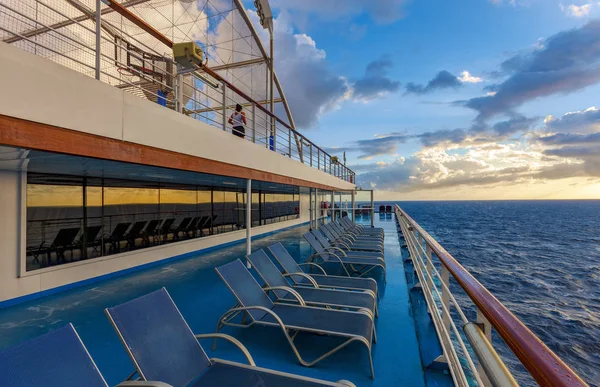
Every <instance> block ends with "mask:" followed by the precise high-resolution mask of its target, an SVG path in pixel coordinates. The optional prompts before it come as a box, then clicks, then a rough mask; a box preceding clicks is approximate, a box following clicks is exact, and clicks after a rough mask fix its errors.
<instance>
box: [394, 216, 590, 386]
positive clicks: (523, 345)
mask: <svg viewBox="0 0 600 387" xmlns="http://www.w3.org/2000/svg"><path fill="white" fill-rule="evenodd" d="M395 213H396V218H397V220H398V224H399V226H400V228H401V230H402V235H403V237H404V240H405V242H406V247H407V248H408V250H409V252H410V259H411V260H412V262H413V265H414V267H415V272H416V274H417V277H418V280H419V282H418V284H417V286H419V287H420V288H421V289H422V290H423V294H424V296H425V299H426V301H427V307H428V310H429V312H430V314H431V318H432V320H433V323H434V326H435V329H436V331H437V334H438V337H439V340H440V344H441V346H442V350H443V357H442V358H441V359H440V360H441V361H445V362H447V363H448V367H449V369H450V373H451V375H452V378H453V380H454V383H455V385H457V386H468V385H469V379H470V377H469V376H468V374H469V372H468V371H467V370H469V371H470V373H471V375H473V377H474V379H475V381H476V382H477V384H478V385H480V386H488V385H492V386H514V385H517V382H516V381H515V379H514V378H513V376H512V375H511V373H510V372H509V371H508V369H507V367H506V366H505V365H504V363H503V361H502V360H501V359H500V357H499V356H498V354H497V353H496V351H495V349H494V345H493V341H492V329H494V330H495V331H496V332H497V333H498V334H499V336H500V337H501V338H502V339H503V340H504V342H505V343H506V344H507V345H508V347H509V348H510V349H511V351H512V352H513V353H514V354H515V355H516V357H517V358H518V359H519V360H520V362H521V364H522V365H523V366H524V367H525V368H526V369H527V370H528V371H529V373H530V374H531V376H532V377H533V378H534V379H535V381H536V382H537V383H538V384H540V385H541V386H587V384H586V382H584V381H583V380H582V379H581V378H580V377H579V376H578V375H577V374H576V373H575V372H574V371H573V370H572V369H571V368H570V367H569V366H568V365H567V364H566V363H565V362H563V361H562V360H561V359H560V358H559V357H558V356H557V355H556V354H555V353H554V352H552V350H550V348H548V347H547V346H546V345H545V344H544V343H543V342H542V341H541V340H540V339H539V338H538V337H537V336H536V335H535V334H534V333H533V332H532V331H531V330H529V328H527V327H526V326H525V324H523V323H522V322H521V321H520V320H519V319H518V318H517V317H516V316H515V315H514V314H512V313H511V312H510V311H509V310H508V309H507V308H506V307H505V306H504V305H503V304H502V303H501V302H500V301H498V299H496V298H495V297H494V295H492V294H491V293H490V291H489V290H487V289H486V288H485V287H484V286H483V285H482V284H481V283H479V281H477V280H476V279H475V277H473V276H472V275H471V274H470V273H469V272H468V271H467V270H466V269H465V268H464V267H463V266H462V265H461V264H460V263H458V261H457V260H456V259H454V257H452V255H450V253H448V252H447V251H446V250H445V249H444V248H443V247H442V246H441V245H440V244H439V243H438V242H437V241H436V240H435V239H434V238H433V237H431V235H429V234H428V233H427V231H425V230H424V229H423V228H422V227H421V226H419V224H417V222H415V221H414V220H413V219H412V218H411V217H410V216H409V215H408V214H407V213H406V212H405V211H404V210H402V209H401V208H400V207H399V206H398V205H396V206H395ZM434 259H436V260H437V264H436V263H435V262H434ZM436 266H437V267H439V268H440V270H438V268H437V267H436ZM451 280H453V281H456V282H457V283H458V284H459V285H460V287H461V288H462V289H463V290H464V292H465V293H466V294H467V296H468V297H469V299H470V301H471V302H472V303H473V305H474V306H475V308H476V310H477V317H476V321H471V320H469V319H468V318H467V316H466V314H465V313H464V312H463V308H464V307H465V306H464V305H463V307H461V305H460V304H459V303H458V302H457V299H456V297H455V296H454V295H453V294H452V292H451V291H450V287H451V285H450V281H451ZM469 306H472V305H469ZM453 314H454V315H458V316H459V318H460V324H462V326H461V327H460V328H462V332H461V331H460V330H459V327H457V324H456V323H455V321H454V319H453ZM463 337H464V338H466V340H465V339H463ZM459 352H460V354H461V356H460V357H459V355H458V353H459ZM473 353H474V355H475V357H473V356H472V354H473ZM465 362H466V365H465V364H464V363H465ZM476 364H477V365H476Z"/></svg>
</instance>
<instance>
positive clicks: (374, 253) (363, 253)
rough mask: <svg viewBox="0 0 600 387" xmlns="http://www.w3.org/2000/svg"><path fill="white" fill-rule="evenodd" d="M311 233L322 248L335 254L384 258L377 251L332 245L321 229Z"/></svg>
mask: <svg viewBox="0 0 600 387" xmlns="http://www.w3.org/2000/svg"><path fill="white" fill-rule="evenodd" d="M311 233H312V234H313V235H314V236H315V238H316V239H317V240H318V241H319V243H320V244H321V245H322V246H323V248H324V249H325V250H326V251H328V252H333V253H336V254H341V255H342V256H344V257H353V258H355V257H366V258H380V259H385V257H384V255H383V254H382V253H380V252H377V251H354V250H347V249H346V248H345V247H344V246H342V245H332V244H331V243H330V242H329V240H327V237H326V236H325V234H323V233H322V232H321V230H320V229H319V230H312V231H311Z"/></svg>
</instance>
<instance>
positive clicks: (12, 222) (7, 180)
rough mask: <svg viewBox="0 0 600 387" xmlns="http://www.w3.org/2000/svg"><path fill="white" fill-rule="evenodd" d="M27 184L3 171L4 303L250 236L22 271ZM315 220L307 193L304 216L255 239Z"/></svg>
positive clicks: (0, 263)
mask: <svg viewBox="0 0 600 387" xmlns="http://www.w3.org/2000/svg"><path fill="white" fill-rule="evenodd" d="M22 179H23V180H22ZM25 184H26V177H25V174H24V173H23V174H22V173H21V172H13V171H2V170H0V186H2V190H0V225H1V229H0V246H2V249H0V302H2V301H5V300H10V299H13V298H16V297H21V296H25V295H28V294H32V293H37V292H41V291H45V290H49V289H53V288H56V287H59V286H64V285H68V284H72V283H75V282H79V281H83V280H87V279H90V278H95V277H99V276H103V275H106V274H110V273H115V272H118V271H121V270H126V269H129V268H133V267H136V266H140V265H144V264H148V263H152V262H156V261H160V260H163V259H166V258H171V257H175V256H178V255H182V254H186V253H191V252H194V251H198V250H202V249H206V248H209V247H213V246H218V245H221V244H225V243H229V242H233V241H239V240H243V239H245V238H246V230H240V231H234V232H229V233H224V234H219V235H212V236H207V237H203V238H198V239H192V240H187V241H182V242H177V243H171V244H168V245H162V246H156V247H151V248H147V249H141V250H136V251H131V252H126V253H121V254H115V255H111V256H107V257H102V258H95V259H90V260H87V261H80V262H74V263H69V264H65V265H60V266H55V267H50V268H45V269H40V270H35V271H32V272H30V273H27V272H25V270H22V271H20V270H19V264H22V265H24V263H25V251H24V250H22V249H24V246H25V239H24V238H25V231H26V219H27V217H26V213H25V211H26V206H25V202H24V201H25V200H26V199H25V198H26V190H25ZM21 198H23V202H21ZM309 216H310V215H309V213H308V195H306V194H301V195H300V218H298V219H294V220H290V221H286V222H279V223H272V224H268V225H264V226H259V227H254V228H252V229H251V235H252V236H258V235H262V234H265V233H269V232H273V231H277V230H279V229H281V228H286V227H292V226H295V225H299V224H301V223H304V222H307V221H308V220H309ZM23 267H24V266H23ZM19 273H20V276H19Z"/></svg>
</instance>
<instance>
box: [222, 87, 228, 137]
mask: <svg viewBox="0 0 600 387" xmlns="http://www.w3.org/2000/svg"><path fill="white" fill-rule="evenodd" d="M221 87H222V88H223V113H222V114H223V130H224V131H227V85H226V84H224V83H221Z"/></svg>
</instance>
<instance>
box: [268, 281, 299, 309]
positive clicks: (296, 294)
mask: <svg viewBox="0 0 600 387" xmlns="http://www.w3.org/2000/svg"><path fill="white" fill-rule="evenodd" d="M263 290H264V291H265V292H268V291H273V290H282V291H284V292H288V293H290V294H291V295H292V296H294V298H295V299H296V300H298V303H299V304H300V305H302V306H306V302H304V299H303V298H302V296H301V295H300V293H298V292H297V291H295V290H294V289H292V288H290V287H287V286H269V287H266V288H263Z"/></svg>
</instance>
